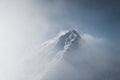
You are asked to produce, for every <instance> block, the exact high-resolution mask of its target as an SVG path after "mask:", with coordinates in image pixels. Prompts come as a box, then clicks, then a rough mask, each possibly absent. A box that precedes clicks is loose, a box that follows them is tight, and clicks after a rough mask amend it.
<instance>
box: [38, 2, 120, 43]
mask: <svg viewBox="0 0 120 80" xmlns="http://www.w3.org/2000/svg"><path fill="white" fill-rule="evenodd" d="M45 1H46V3H47V5H45V6H46V7H47V6H48V7H49V6H51V7H52V8H51V9H50V11H51V12H50V13H51V14H52V15H51V17H50V19H51V20H53V22H54V23H55V24H56V23H57V24H58V25H59V26H61V27H62V28H63V27H64V28H66V27H81V28H80V29H83V31H86V32H88V33H92V34H93V35H97V36H102V37H107V38H109V39H110V40H114V41H115V42H116V41H117V42H119V40H120V36H119V34H120V27H119V26H120V16H119V14H120V6H119V4H120V1H119V0H45ZM37 4H39V3H37ZM57 10H58V11H57Z"/></svg>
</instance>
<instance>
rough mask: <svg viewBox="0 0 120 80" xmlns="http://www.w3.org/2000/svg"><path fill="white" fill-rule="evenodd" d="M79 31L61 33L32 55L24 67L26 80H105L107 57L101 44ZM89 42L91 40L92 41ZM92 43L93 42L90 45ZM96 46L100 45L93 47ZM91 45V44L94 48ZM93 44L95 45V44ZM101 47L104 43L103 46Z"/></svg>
mask: <svg viewBox="0 0 120 80" xmlns="http://www.w3.org/2000/svg"><path fill="white" fill-rule="evenodd" d="M91 38H92V37H90V36H87V38H86V36H85V38H84V37H83V35H80V34H79V33H78V32H77V31H76V30H74V29H72V30H67V31H62V32H61V33H59V34H58V35H57V36H56V37H54V38H53V39H51V40H48V41H46V42H44V43H43V44H42V45H41V46H40V47H39V48H37V49H35V51H33V54H32V55H30V56H29V57H28V56H27V57H28V60H26V61H25V62H26V63H24V64H25V65H26V66H27V69H26V66H24V67H25V69H24V71H23V72H24V74H23V75H27V76H25V78H24V79H25V80H105V79H107V77H106V76H105V75H108V74H107V73H106V71H107V70H108V64H109V60H108V57H109V56H108V55H107V54H106V53H107V52H105V51H103V48H104V47H103V46H102V47H103V48H102V47H101V46H98V44H99V42H97V41H92V40H97V39H95V38H92V39H91ZM89 39H90V40H89ZM91 41H92V42H91ZM94 42H97V43H94ZM91 43H92V44H91ZM93 43H94V44H93ZM100 44H101V43H100ZM24 79H21V80H24Z"/></svg>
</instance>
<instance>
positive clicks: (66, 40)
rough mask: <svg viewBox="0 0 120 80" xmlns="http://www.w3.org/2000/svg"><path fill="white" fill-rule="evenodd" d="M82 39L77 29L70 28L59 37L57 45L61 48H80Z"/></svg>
mask: <svg viewBox="0 0 120 80" xmlns="http://www.w3.org/2000/svg"><path fill="white" fill-rule="evenodd" d="M80 39H81V37H80V35H79V33H78V32H77V31H75V30H69V31H67V32H66V33H65V34H64V35H62V36H60V37H59V40H58V42H57V44H56V47H57V48H58V49H59V50H63V49H66V48H67V49H73V48H78V46H79V42H80ZM68 47H69V48H68Z"/></svg>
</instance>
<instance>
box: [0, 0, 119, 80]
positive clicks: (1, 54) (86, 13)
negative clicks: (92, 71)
mask: <svg viewBox="0 0 120 80" xmlns="http://www.w3.org/2000/svg"><path fill="white" fill-rule="evenodd" d="M119 4H120V1H119V0H0V65H2V66H0V71H1V72H0V75H2V77H0V79H1V80H16V79H13V78H14V75H17V74H16V73H19V71H18V70H20V69H18V68H19V67H20V66H19V64H18V63H19V61H20V59H21V56H22V55H23V54H24V53H25V51H26V48H27V49H28V47H31V45H36V44H37V45H39V44H38V43H41V42H44V41H45V40H47V39H51V38H53V37H54V36H56V35H57V34H58V32H59V31H61V30H63V29H71V28H75V29H79V30H80V31H81V32H85V33H88V34H91V35H94V36H97V37H102V38H106V39H107V40H108V41H110V42H111V43H112V44H113V45H114V44H115V46H118V47H119V45H120V36H119V34H120V27H119V26H120V16H119V14H120V6H119ZM116 48H117V47H116ZM119 48H120V47H119ZM10 65H11V66H10ZM13 70H14V71H13ZM11 72H13V73H11Z"/></svg>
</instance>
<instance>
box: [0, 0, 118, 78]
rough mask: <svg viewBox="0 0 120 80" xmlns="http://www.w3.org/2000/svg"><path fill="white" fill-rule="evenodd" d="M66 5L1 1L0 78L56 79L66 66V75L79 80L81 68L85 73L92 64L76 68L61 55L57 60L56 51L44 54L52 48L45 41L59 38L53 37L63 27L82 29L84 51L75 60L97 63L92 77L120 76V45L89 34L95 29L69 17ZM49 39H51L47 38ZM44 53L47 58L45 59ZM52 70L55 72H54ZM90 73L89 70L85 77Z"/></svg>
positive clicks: (41, 0)
mask: <svg viewBox="0 0 120 80" xmlns="http://www.w3.org/2000/svg"><path fill="white" fill-rule="evenodd" d="M66 6H67V5H66V1H63V0H58V1H54V0H53V1H52V2H50V1H48V0H1V1H0V12H1V13H0V44H1V45H0V80H21V79H22V80H39V79H41V80H50V79H48V78H51V80H56V79H61V76H62V74H63V72H60V70H61V71H64V69H65V71H66V73H65V75H66V74H67V75H66V78H67V77H68V78H71V79H74V80H77V79H78V78H79V77H80V76H79V74H81V75H82V72H81V71H79V70H81V69H82V70H83V72H84V70H86V69H89V66H88V67H86V68H84V67H80V68H78V69H77V68H76V66H79V65H73V64H71V63H68V62H66V61H60V62H59V60H58V59H61V58H58V59H57V60H58V61H55V60H56V58H55V57H54V54H52V56H53V57H51V56H45V54H44V53H46V55H48V54H47V53H48V52H49V51H50V50H51V48H53V47H50V48H49V47H44V46H43V45H42V46H41V44H43V43H44V42H45V41H47V42H46V43H45V44H48V45H51V44H53V43H54V42H55V40H56V38H54V39H53V37H55V36H57V34H58V33H59V32H60V31H61V30H64V29H66V30H68V29H73V28H75V29H77V30H78V31H80V32H81V33H80V34H81V37H82V39H83V42H82V44H81V45H82V46H81V49H80V51H78V52H80V53H81V54H80V55H76V56H80V57H75V58H76V59H75V61H74V59H73V62H76V60H77V62H82V61H83V63H84V60H86V61H87V63H90V64H91V65H93V64H95V65H94V66H95V68H97V70H98V71H95V72H92V71H90V73H91V76H92V79H91V80H93V78H94V79H96V77H94V75H95V74H97V73H98V75H99V74H100V75H101V76H98V77H101V78H103V75H104V74H105V75H106V76H109V75H108V74H107V73H108V72H111V73H110V75H112V78H113V79H114V78H116V77H117V78H119V77H118V75H115V74H116V72H118V73H119V64H118V63H119V61H120V60H119V50H118V47H116V45H113V44H114V43H112V42H110V41H109V40H108V38H105V37H101V36H96V35H97V34H90V33H92V31H91V32H90V31H88V29H89V28H88V27H86V26H85V25H83V24H80V23H79V22H77V19H75V18H72V17H73V16H72V17H70V16H71V15H70V14H68V12H69V11H68V8H67V7H66ZM65 16H66V17H65ZM61 18H62V19H61ZM81 23H82V22H81ZM82 26H83V27H82ZM86 29H87V30H86ZM94 32H95V33H96V32H97V31H94ZM49 39H52V41H51V40H50V41H48V40H49ZM49 42H50V43H49ZM45 44H44V45H45ZM42 48H43V50H41V49H42ZM44 48H45V49H46V50H44ZM61 53H64V51H63V52H61ZM55 54H56V53H55ZM84 54H85V55H84ZM49 55H50V54H49ZM43 56H45V57H44V58H45V59H43V58H42V57H43ZM52 59H53V60H52ZM98 62H100V64H98ZM76 64H78V63H76ZM114 66H115V67H114ZM75 68H76V69H77V70H76V69H75ZM53 69H55V71H54V72H51V70H53ZM59 69H60V70H59ZM104 71H105V72H104ZM112 72H113V73H112ZM56 73H57V75H55V74H56ZM69 73H70V74H69ZM60 75H61V76H60ZM63 75H64V74H63ZM88 75H89V74H88V72H87V70H86V71H85V73H84V74H83V77H85V76H88ZM114 75H115V76H114ZM69 76H71V77H69ZM87 78H89V77H87ZM87 78H86V79H87ZM112 78H111V79H112ZM65 80H66V79H65ZM69 80H70V79H69Z"/></svg>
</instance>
